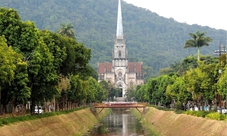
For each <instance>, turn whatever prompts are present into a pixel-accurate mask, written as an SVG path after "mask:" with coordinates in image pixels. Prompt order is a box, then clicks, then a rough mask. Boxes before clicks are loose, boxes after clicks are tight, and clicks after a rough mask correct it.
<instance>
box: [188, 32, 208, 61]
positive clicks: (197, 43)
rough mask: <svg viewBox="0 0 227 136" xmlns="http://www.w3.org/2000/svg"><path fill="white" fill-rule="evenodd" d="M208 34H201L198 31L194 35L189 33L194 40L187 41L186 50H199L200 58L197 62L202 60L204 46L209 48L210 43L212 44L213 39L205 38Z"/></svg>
mask: <svg viewBox="0 0 227 136" xmlns="http://www.w3.org/2000/svg"><path fill="white" fill-rule="evenodd" d="M205 34H206V33H200V32H199V31H197V32H196V33H195V34H194V33H189V35H190V36H191V37H192V39H190V40H187V41H186V43H185V45H184V48H188V47H194V48H198V58H197V60H198V61H199V60H200V48H201V47H203V46H205V45H206V46H209V42H212V39H211V38H210V37H205Z"/></svg>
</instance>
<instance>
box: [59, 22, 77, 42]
mask: <svg viewBox="0 0 227 136" xmlns="http://www.w3.org/2000/svg"><path fill="white" fill-rule="evenodd" d="M61 26H62V28H61V29H60V30H59V31H58V33H59V34H61V35H63V36H67V37H70V38H74V39H75V34H74V31H73V28H74V27H73V26H72V25H71V24H66V25H65V24H61Z"/></svg>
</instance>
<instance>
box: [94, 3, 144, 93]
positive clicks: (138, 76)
mask: <svg viewBox="0 0 227 136" xmlns="http://www.w3.org/2000/svg"><path fill="white" fill-rule="evenodd" d="M142 68H143V64H142V62H129V61H128V52H127V49H126V44H125V37H124V35H123V24H122V13H121V0H119V1H118V14H117V31H116V36H115V41H114V49H113V53H112V63H110V62H104V63H102V62H99V63H98V81H101V80H105V81H107V82H108V81H109V82H111V83H112V84H114V85H115V86H116V87H118V88H120V89H121V90H122V95H121V96H119V97H125V93H126V90H127V89H129V88H130V87H135V86H137V85H141V84H144V79H143V69H142Z"/></svg>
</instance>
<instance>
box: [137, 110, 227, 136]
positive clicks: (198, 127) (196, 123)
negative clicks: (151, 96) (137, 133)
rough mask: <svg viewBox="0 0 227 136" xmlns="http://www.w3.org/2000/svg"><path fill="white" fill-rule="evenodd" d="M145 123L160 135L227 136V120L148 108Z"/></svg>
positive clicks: (143, 117)
mask: <svg viewBox="0 0 227 136" xmlns="http://www.w3.org/2000/svg"><path fill="white" fill-rule="evenodd" d="M141 121H142V122H143V124H145V126H147V127H148V128H149V129H151V130H153V131H154V132H155V133H156V134H157V135H159V136H227V121H217V120H211V119H205V118H202V117H195V116H191V115H185V114H175V113H174V112H173V111H162V110H157V109H155V108H152V107H148V108H147V112H146V114H144V115H143V116H142V120H141Z"/></svg>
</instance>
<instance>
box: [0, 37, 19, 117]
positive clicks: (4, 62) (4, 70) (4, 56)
mask: <svg viewBox="0 0 227 136" xmlns="http://www.w3.org/2000/svg"><path fill="white" fill-rule="evenodd" d="M19 56H20V55H19V54H18V53H16V52H15V51H13V49H12V47H11V46H9V47H8V45H7V43H6V39H5V38H4V36H0V114H1V113H2V108H1V105H2V104H3V106H4V107H5V105H6V104H7V102H6V101H5V100H6V98H4V99H2V95H1V94H3V91H2V90H3V89H4V88H5V87H6V86H9V85H10V84H11V82H12V81H13V80H14V78H15V70H16V68H17V67H16V63H17V61H19V62H21V60H20V57H19ZM7 98H8V96H7ZM9 99H10V98H9ZM9 99H8V100H7V101H9ZM2 102H4V103H2Z"/></svg>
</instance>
